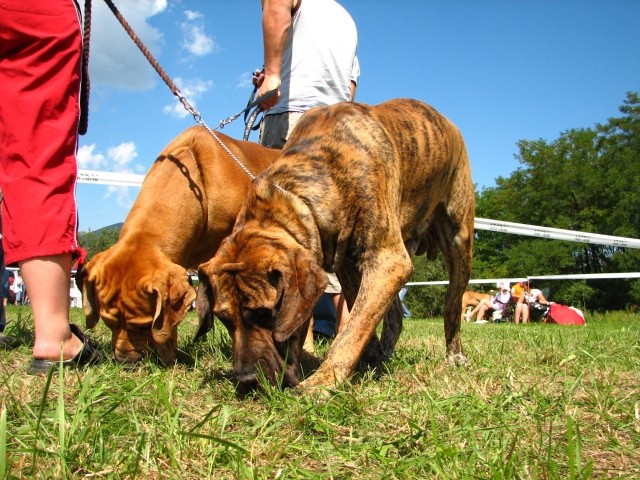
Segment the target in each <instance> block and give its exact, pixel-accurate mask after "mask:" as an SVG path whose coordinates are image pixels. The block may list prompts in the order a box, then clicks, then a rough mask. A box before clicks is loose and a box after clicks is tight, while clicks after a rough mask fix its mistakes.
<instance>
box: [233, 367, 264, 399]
mask: <svg viewBox="0 0 640 480" xmlns="http://www.w3.org/2000/svg"><path fill="white" fill-rule="evenodd" d="M235 377H236V381H237V382H238V385H237V387H236V391H237V392H238V393H239V394H240V395H246V394H248V393H251V392H252V391H254V390H256V389H257V388H258V378H257V377H256V374H255V373H254V372H246V373H244V374H238V373H236V374H235Z"/></svg>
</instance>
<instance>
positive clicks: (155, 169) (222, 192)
mask: <svg viewBox="0 0 640 480" xmlns="http://www.w3.org/2000/svg"><path fill="white" fill-rule="evenodd" d="M216 135H217V136H218V138H219V139H220V140H221V141H222V142H223V143H224V144H225V145H226V146H227V147H228V148H229V149H230V151H231V152H233V154H234V155H235V156H236V158H237V159H238V160H239V161H241V162H242V163H243V164H244V165H245V166H246V167H247V168H248V169H249V171H251V172H252V173H253V174H257V173H259V172H261V171H262V170H264V169H265V168H266V167H267V166H269V165H271V163H273V161H274V160H275V158H276V157H277V156H278V155H279V154H280V151H279V150H271V149H267V148H264V147H261V146H259V145H257V144H255V143H250V142H242V141H238V140H234V139H232V138H229V137H227V136H226V135H223V134H221V133H217V134H216ZM250 183H251V179H250V177H249V176H248V175H247V174H246V173H245V172H244V171H243V170H242V169H241V167H240V166H239V165H238V164H237V163H236V162H235V161H234V160H233V159H232V158H231V156H230V155H229V153H227V152H226V151H225V150H224V149H223V147H222V146H221V145H220V144H219V143H218V142H216V140H215V139H214V138H213V137H212V136H211V134H210V133H209V132H207V131H206V130H205V129H204V128H203V127H192V128H189V129H187V130H185V131H184V132H183V133H181V134H180V135H179V136H178V137H176V138H175V139H174V140H173V141H172V142H171V143H170V144H169V145H168V146H167V147H165V149H164V150H163V151H162V152H161V154H160V156H159V157H158V158H157V160H156V161H155V163H154V164H153V166H152V167H151V169H150V170H149V172H148V173H147V175H146V176H145V179H144V183H143V184H142V188H141V190H140V193H139V194H138V196H137V198H136V200H135V202H134V204H133V207H132V209H131V211H130V212H129V215H128V216H127V219H126V220H125V222H124V225H123V227H122V231H121V233H120V238H119V239H118V242H117V243H116V244H115V245H113V246H112V247H111V248H109V249H108V250H106V251H104V252H101V253H99V254H97V255H96V256H95V257H93V259H91V261H90V262H89V263H88V264H87V265H86V268H85V270H84V272H83V273H82V274H81V275H80V278H79V280H80V282H79V283H81V287H80V288H81V290H82V293H83V295H82V296H83V309H84V313H85V315H86V318H87V327H89V328H93V327H94V326H95V325H96V323H97V322H98V320H99V319H100V318H102V319H103V320H104V322H105V323H106V324H107V326H108V327H109V328H110V329H111V333H112V342H111V344H112V350H113V354H114V356H115V359H116V360H117V361H118V362H123V363H134V362H137V361H138V360H140V359H141V358H142V357H143V356H145V355H146V354H147V353H150V352H155V353H157V355H158V357H159V359H160V361H161V362H162V363H164V364H171V363H173V362H174V361H175V360H176V354H177V350H178V330H177V329H178V325H179V324H180V322H182V320H183V318H184V315H185V313H186V312H187V310H188V309H189V307H190V306H191V305H192V303H193V301H194V300H195V297H196V292H195V290H194V288H193V287H192V286H191V285H190V284H189V283H188V275H187V270H186V269H187V268H194V269H195V268H197V267H198V265H199V264H200V263H202V262H204V261H206V260H208V259H210V258H211V255H212V253H213V252H215V251H216V250H217V249H218V246H219V245H220V242H221V241H222V239H223V238H224V237H226V236H227V235H228V234H229V233H231V229H232V227H233V224H234V222H235V220H236V216H237V214H238V212H239V211H240V206H241V205H242V201H243V199H244V197H245V195H246V192H247V190H248V188H249V184H250Z"/></svg>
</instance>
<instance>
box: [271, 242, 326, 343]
mask: <svg viewBox="0 0 640 480" xmlns="http://www.w3.org/2000/svg"><path fill="white" fill-rule="evenodd" d="M270 276H272V277H273V278H274V281H275V283H276V289H277V290H278V300H277V301H276V305H280V311H279V315H278V318H277V319H276V325H275V328H274V330H273V338H274V339H275V341H276V342H284V341H285V340H287V339H288V338H289V337H291V335H293V333H294V332H295V331H296V330H297V329H298V328H300V327H301V326H302V325H303V324H304V323H305V322H306V321H307V319H308V318H309V316H310V315H311V312H312V310H313V306H314V305H315V304H316V302H317V301H318V299H319V298H320V296H321V295H322V293H323V292H324V289H325V287H326V286H327V284H328V283H329V278H328V277H327V274H326V273H325V271H324V270H322V268H320V267H319V266H318V264H317V263H316V261H315V260H314V259H313V257H312V255H311V253H310V252H309V251H308V250H303V249H297V250H294V251H293V252H291V253H290V255H289V262H288V265H282V266H281V267H280V269H278V268H276V269H275V270H273V271H272V272H271V273H270Z"/></svg>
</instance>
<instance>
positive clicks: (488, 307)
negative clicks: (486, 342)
mask: <svg viewBox="0 0 640 480" xmlns="http://www.w3.org/2000/svg"><path fill="white" fill-rule="evenodd" d="M510 298H511V295H510V294H509V289H508V288H506V287H504V286H502V288H501V289H500V293H498V295H494V291H493V290H489V298H488V299H483V300H481V301H480V303H478V305H477V306H476V308H474V309H473V310H471V312H469V313H467V314H465V319H466V320H467V322H469V321H471V319H472V318H473V316H474V315H476V314H477V317H476V323H486V320H485V319H484V316H485V314H486V313H487V312H489V311H491V312H492V313H494V314H495V316H496V317H501V316H502V312H503V311H504V309H505V308H507V304H508V303H509V299H510Z"/></svg>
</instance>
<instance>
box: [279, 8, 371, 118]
mask: <svg viewBox="0 0 640 480" xmlns="http://www.w3.org/2000/svg"><path fill="white" fill-rule="evenodd" d="M294 39H295V40H294ZM357 48H358V31H357V29H356V24H355V22H354V21H353V19H352V18H351V16H350V15H349V13H348V12H347V11H346V10H345V9H344V8H343V7H342V6H341V5H340V4H338V3H337V2H336V1H335V0H302V3H301V4H300V8H299V9H298V10H297V11H296V13H295V14H294V16H293V19H292V25H291V30H290V32H289V37H288V39H287V43H286V46H285V50H284V52H283V57H282V71H281V77H282V85H281V86H280V99H279V100H278V103H277V104H276V105H275V106H274V107H273V108H271V109H270V110H269V111H268V112H267V114H268V115H271V114H276V113H283V112H305V111H307V110H309V109H310V108H313V107H319V106H324V105H333V104H335V103H339V102H346V101H349V100H350V99H351V98H350V97H351V81H352V80H353V81H354V82H357V79H358V77H359V76H360V65H359V63H358V58H357V57H356V53H357Z"/></svg>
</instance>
